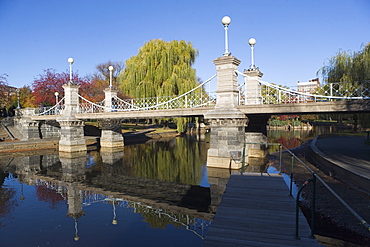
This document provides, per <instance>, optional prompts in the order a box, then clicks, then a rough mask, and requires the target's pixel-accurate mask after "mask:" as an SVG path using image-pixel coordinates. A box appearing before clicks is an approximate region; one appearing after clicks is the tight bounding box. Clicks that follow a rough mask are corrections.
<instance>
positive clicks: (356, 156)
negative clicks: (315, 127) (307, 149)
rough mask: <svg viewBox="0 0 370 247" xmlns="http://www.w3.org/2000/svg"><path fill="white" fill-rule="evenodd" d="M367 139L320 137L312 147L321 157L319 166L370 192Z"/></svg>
mask: <svg viewBox="0 0 370 247" xmlns="http://www.w3.org/2000/svg"><path fill="white" fill-rule="evenodd" d="M365 140H366V137H365V136H329V137H318V138H315V139H314V140H313V141H312V143H311V148H312V149H313V150H314V151H315V153H316V154H317V155H318V156H317V157H320V159H318V165H319V166H320V164H321V165H324V166H326V167H325V168H324V169H326V170H328V171H332V172H334V173H335V174H334V175H336V176H338V177H340V178H341V179H344V180H348V182H350V183H352V184H354V185H357V186H359V187H362V188H363V189H365V190H367V191H369V192H370V146H369V145H366V144H365V143H364V142H365ZM324 159H325V160H326V161H328V162H329V163H328V162H325V160H324ZM330 163H331V164H333V165H331V166H330Z"/></svg>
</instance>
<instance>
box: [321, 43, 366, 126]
mask: <svg viewBox="0 0 370 247" xmlns="http://www.w3.org/2000/svg"><path fill="white" fill-rule="evenodd" d="M318 74H321V75H322V77H323V79H324V81H326V82H327V83H336V82H341V83H343V84H342V85H341V86H338V84H333V86H332V87H334V88H335V90H337V91H338V92H339V93H340V94H341V95H343V96H346V93H347V92H348V91H351V92H358V95H353V96H364V97H365V96H366V97H369V96H370V89H369V88H370V43H367V45H366V46H364V47H363V48H362V50H360V51H358V52H353V53H352V52H349V51H339V52H338V53H337V54H336V55H335V56H333V57H332V58H330V59H329V60H328V64H327V65H325V66H323V67H322V68H321V69H320V70H319V71H318ZM325 87H326V88H325ZM328 87H329V85H328V84H326V85H324V89H325V91H329V90H328ZM349 96H350V95H349ZM357 118H358V120H359V121H360V124H361V126H362V127H370V122H369V120H370V117H369V114H361V115H355V116H354V119H355V121H356V120H357ZM356 125H357V124H356V123H355V129H356Z"/></svg>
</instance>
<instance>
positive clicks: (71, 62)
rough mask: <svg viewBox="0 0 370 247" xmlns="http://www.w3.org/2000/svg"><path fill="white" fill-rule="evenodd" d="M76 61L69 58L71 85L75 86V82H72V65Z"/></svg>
mask: <svg viewBox="0 0 370 247" xmlns="http://www.w3.org/2000/svg"><path fill="white" fill-rule="evenodd" d="M73 62H74V60H73V58H71V57H70V58H68V63H69V84H73V80H72V64H73Z"/></svg>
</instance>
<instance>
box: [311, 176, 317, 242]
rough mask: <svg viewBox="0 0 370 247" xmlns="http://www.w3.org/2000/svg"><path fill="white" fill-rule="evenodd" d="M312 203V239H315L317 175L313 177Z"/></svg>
mask: <svg viewBox="0 0 370 247" xmlns="http://www.w3.org/2000/svg"><path fill="white" fill-rule="evenodd" d="M312 183H313V185H312V202H311V204H312V205H311V236H310V238H315V236H314V231H315V211H316V176H315V173H314V174H313V177H312Z"/></svg>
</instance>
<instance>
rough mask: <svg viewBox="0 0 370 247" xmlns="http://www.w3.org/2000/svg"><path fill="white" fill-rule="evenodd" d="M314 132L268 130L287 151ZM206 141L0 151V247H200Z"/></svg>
mask: <svg viewBox="0 0 370 247" xmlns="http://www.w3.org/2000/svg"><path fill="white" fill-rule="evenodd" d="M318 131H319V132H320V133H323V132H322V130H319V129H317V130H311V131H307V130H300V131H269V134H268V135H269V141H270V142H282V143H283V144H284V145H285V146H286V147H288V148H294V147H297V146H299V145H300V144H301V143H302V142H304V141H305V140H307V139H310V138H312V137H314V136H315V135H316V134H317V133H318ZM328 131H330V130H328ZM207 138H209V136H203V137H201V138H199V137H196V136H187V137H179V138H172V139H161V140H157V141H151V142H147V143H144V144H135V145H126V146H125V147H124V149H123V150H121V151H119V152H114V153H103V152H98V151H89V152H88V153H87V154H86V155H81V156H77V157H73V158H62V157H59V156H58V153H57V152H55V151H52V150H47V151H41V152H36V153H32V154H26V153H23V154H13V155H8V156H6V155H2V156H1V157H0V167H1V168H2V170H4V171H5V172H4V173H1V174H0V183H1V185H2V186H1V189H0V196H1V198H0V232H1V236H2V238H1V242H0V246H101V245H104V246H116V245H118V246H120V245H126V246H201V245H202V241H203V238H204V237H205V235H206V233H207V229H208V227H209V226H210V225H211V219H212V217H213V215H214V211H212V206H211V205H213V202H212V200H213V199H212V198H211V194H212V193H211V191H210V187H212V186H210V184H209V181H208V173H207V168H206V163H207V150H208V148H209V143H208V142H209V139H207ZM220 198H221V197H220ZM4 236H6V237H4Z"/></svg>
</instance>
